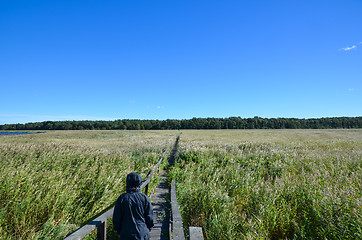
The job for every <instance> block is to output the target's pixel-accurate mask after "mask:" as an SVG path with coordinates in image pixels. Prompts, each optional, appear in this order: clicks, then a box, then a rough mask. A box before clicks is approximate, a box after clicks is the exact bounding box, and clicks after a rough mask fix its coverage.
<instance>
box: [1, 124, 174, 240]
mask: <svg viewBox="0 0 362 240" xmlns="http://www.w3.org/2000/svg"><path fill="white" fill-rule="evenodd" d="M175 137H176V131H174V132H172V131H147V132H146V131H47V132H44V133H41V134H34V135H16V136H0V163H1V164H0V186H1V188H0V238H1V239H62V238H63V237H64V236H65V235H66V234H68V233H69V232H71V231H72V230H74V229H76V228H78V227H79V226H81V225H82V224H84V223H86V222H87V221H89V220H90V219H91V218H92V217H93V216H94V215H96V214H98V213H100V212H101V211H102V210H103V209H104V208H106V207H108V206H111V205H112V204H113V203H114V202H115V200H116V199H117V197H118V196H119V194H121V193H123V192H125V177H126V175H127V174H128V173H130V172H133V171H136V172H138V173H140V175H141V176H142V178H143V179H145V178H146V176H147V174H148V173H149V172H150V171H151V170H152V168H153V167H154V165H155V164H156V163H157V161H158V160H159V158H160V157H161V155H162V153H163V151H164V150H165V149H166V147H168V146H169V145H170V143H171V142H173V141H174V140H175ZM154 184H155V183H154Z"/></svg>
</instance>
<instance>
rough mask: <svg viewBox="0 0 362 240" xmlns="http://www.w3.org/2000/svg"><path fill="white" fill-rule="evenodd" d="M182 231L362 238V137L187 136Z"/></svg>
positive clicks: (304, 133) (279, 133)
mask: <svg viewBox="0 0 362 240" xmlns="http://www.w3.org/2000/svg"><path fill="white" fill-rule="evenodd" d="M182 132H183V134H182V135H181V140H180V147H179V155H178V162H177V164H176V166H175V167H174V168H173V169H171V171H170V177H173V178H175V179H176V183H177V185H176V189H177V198H178V202H179V204H180V206H181V215H182V217H183V222H184V227H185V228H186V227H188V226H201V227H203V231H204V235H205V237H206V239H362V231H361V226H362V221H361V219H362V218H361V213H362V212H361V210H362V209H361V206H362V203H361V189H362V183H361V180H362V171H361V168H362V130H235V131H232V130H230V131H213V130H212V131H182Z"/></svg>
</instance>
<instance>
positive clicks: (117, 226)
mask: <svg viewBox="0 0 362 240" xmlns="http://www.w3.org/2000/svg"><path fill="white" fill-rule="evenodd" d="M121 223H122V212H121V197H119V198H118V199H117V201H116V205H115V206H114V212H113V229H114V230H115V231H116V232H117V233H118V234H120V233H121V227H122V226H121Z"/></svg>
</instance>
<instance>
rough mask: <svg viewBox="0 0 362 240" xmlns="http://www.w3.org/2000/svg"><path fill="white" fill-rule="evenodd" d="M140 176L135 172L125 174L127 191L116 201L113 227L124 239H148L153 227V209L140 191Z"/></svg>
mask: <svg viewBox="0 0 362 240" xmlns="http://www.w3.org/2000/svg"><path fill="white" fill-rule="evenodd" d="M141 183H142V178H141V176H140V175H138V174H137V173H130V174H128V175H127V193H124V194H122V195H121V196H119V198H118V199H117V201H116V206H115V207H114V213H113V228H114V230H116V231H117V232H118V234H119V235H120V239H125V240H131V239H135V240H148V239H149V238H150V232H149V231H150V229H151V227H153V209H152V205H151V201H150V200H149V198H148V197H147V196H146V195H145V194H143V193H141V192H140V186H141Z"/></svg>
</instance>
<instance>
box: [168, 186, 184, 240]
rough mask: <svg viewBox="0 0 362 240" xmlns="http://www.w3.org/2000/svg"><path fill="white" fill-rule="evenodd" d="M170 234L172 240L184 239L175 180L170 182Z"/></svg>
mask: <svg viewBox="0 0 362 240" xmlns="http://www.w3.org/2000/svg"><path fill="white" fill-rule="evenodd" d="M171 209H172V225H173V227H172V234H173V239H174V240H185V234H184V229H183V226H182V218H181V214H180V210H179V207H178V203H177V199H176V186H175V180H172V182H171Z"/></svg>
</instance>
